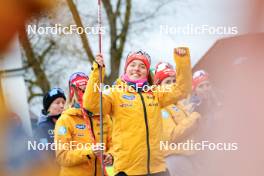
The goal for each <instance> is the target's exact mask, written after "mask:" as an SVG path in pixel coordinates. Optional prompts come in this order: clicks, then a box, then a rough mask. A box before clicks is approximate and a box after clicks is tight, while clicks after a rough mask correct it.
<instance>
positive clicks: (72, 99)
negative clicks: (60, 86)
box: [65, 89, 79, 109]
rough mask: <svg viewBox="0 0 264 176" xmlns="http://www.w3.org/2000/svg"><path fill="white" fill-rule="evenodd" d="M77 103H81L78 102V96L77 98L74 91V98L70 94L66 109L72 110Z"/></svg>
mask: <svg viewBox="0 0 264 176" xmlns="http://www.w3.org/2000/svg"><path fill="white" fill-rule="evenodd" d="M75 103H79V102H78V96H77V93H76V90H75V89H74V94H73V97H72V98H71V96H70V92H69V94H68V99H67V102H66V106H65V108H66V109H68V108H72V107H73V105H74V104H75Z"/></svg>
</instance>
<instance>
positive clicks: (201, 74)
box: [192, 70, 209, 90]
mask: <svg viewBox="0 0 264 176" xmlns="http://www.w3.org/2000/svg"><path fill="white" fill-rule="evenodd" d="M207 80H209V74H208V73H207V72H205V71H204V70H198V71H196V72H194V74H193V80H192V90H195V89H196V87H197V86H198V85H199V84H200V83H202V82H203V81H207Z"/></svg>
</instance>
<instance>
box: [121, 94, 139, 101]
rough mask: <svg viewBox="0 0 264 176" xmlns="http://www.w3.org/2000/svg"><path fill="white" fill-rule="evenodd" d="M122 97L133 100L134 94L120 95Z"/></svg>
mask: <svg viewBox="0 0 264 176" xmlns="http://www.w3.org/2000/svg"><path fill="white" fill-rule="evenodd" d="M122 98H124V99H126V100H134V99H135V98H136V97H135V95H122Z"/></svg>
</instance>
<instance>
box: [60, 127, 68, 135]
mask: <svg viewBox="0 0 264 176" xmlns="http://www.w3.org/2000/svg"><path fill="white" fill-rule="evenodd" d="M66 133H67V129H66V127H65V126H61V127H60V128H59V130H58V134H59V135H64V134H66Z"/></svg>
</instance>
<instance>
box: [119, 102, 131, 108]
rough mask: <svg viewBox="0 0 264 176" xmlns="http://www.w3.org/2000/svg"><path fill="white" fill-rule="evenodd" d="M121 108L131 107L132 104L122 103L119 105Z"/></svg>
mask: <svg viewBox="0 0 264 176" xmlns="http://www.w3.org/2000/svg"><path fill="white" fill-rule="evenodd" d="M119 106H120V107H121V108H126V107H132V106H133V104H127V103H122V104H120V105H119Z"/></svg>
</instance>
